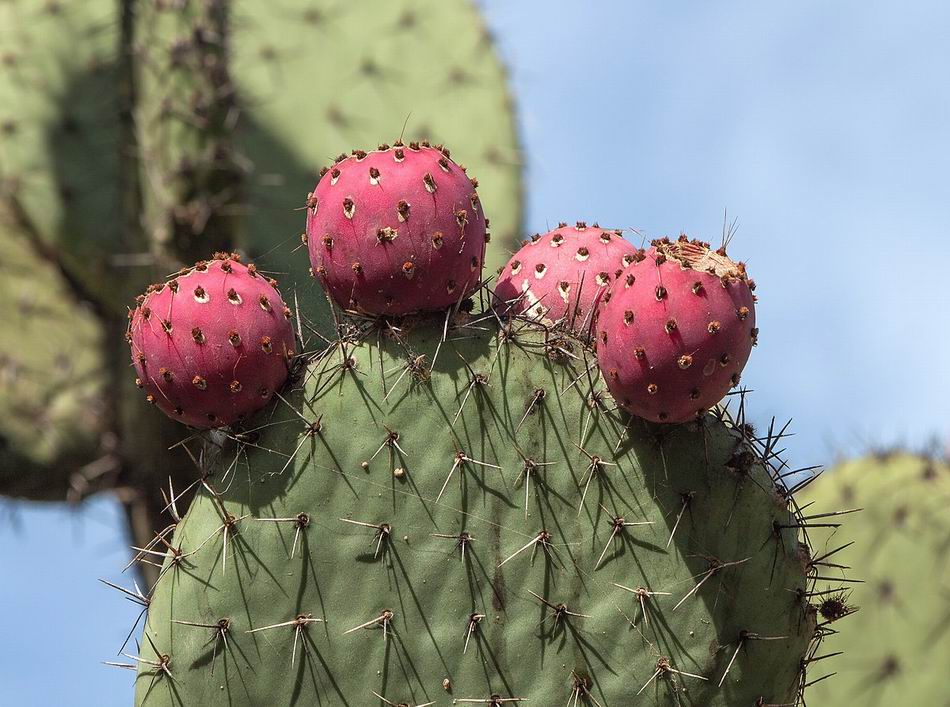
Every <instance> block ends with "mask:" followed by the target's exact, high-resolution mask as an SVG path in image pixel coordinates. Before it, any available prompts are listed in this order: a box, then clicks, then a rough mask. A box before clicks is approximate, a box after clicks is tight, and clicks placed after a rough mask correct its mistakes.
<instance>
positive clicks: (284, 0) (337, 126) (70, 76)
mask: <svg viewBox="0 0 950 707" xmlns="http://www.w3.org/2000/svg"><path fill="white" fill-rule="evenodd" d="M199 25H200V26H202V27H205V28H206V29H205V30H203V31H202V33H201V35H200V36H201V37H202V41H201V42H200V43H197V44H196V43H194V42H193V41H192V40H194V37H195V33H194V30H195V28H196V27H197V26H199ZM365 32H372V33H374V34H373V36H375V39H374V41H372V42H367V41H363V37H365V36H369V35H365V34H364V33H365ZM218 33H220V35H219V34H218ZM189 42H191V43H190V44H189ZM173 47H174V49H173ZM209 62H217V63H216V64H212V63H209ZM222 62H223V63H222ZM172 64H174V65H175V66H174V68H173V69H172V68H171V65H172ZM231 84H233V86H231ZM231 88H233V95H234V96H235V99H234V109H233V110H229V111H228V112H227V113H226V114H225V113H223V112H221V111H220V110H219V109H220V108H222V107H223V106H225V105H226V104H227V102H226V101H224V100H222V99H223V98H225V97H227V96H230V95H232V92H231ZM212 98H214V99H215V100H211V99H212ZM209 106H210V107H209ZM407 118H408V121H407ZM404 123H405V124H406V128H405V137H406V139H407V140H408V139H416V138H419V137H431V138H433V139H436V140H439V141H442V142H450V143H452V142H454V143H457V148H456V150H455V152H456V155H457V157H458V159H460V160H462V161H464V162H466V164H467V166H468V167H469V168H470V170H471V172H472V173H473V174H476V175H479V176H480V177H481V178H482V180H483V186H482V187H481V188H480V194H481V195H482V200H483V202H484V203H485V204H487V205H488V208H490V209H491V215H492V226H493V232H494V235H495V237H494V240H493V241H492V245H491V248H492V249H494V250H493V255H492V259H493V262H494V263H496V264H500V263H501V262H503V261H504V260H506V259H507V257H508V256H507V249H508V248H509V247H513V244H514V242H515V236H516V234H517V233H518V231H519V229H520V219H521V187H520V172H521V168H520V154H519V147H518V144H517V138H516V134H515V126H514V116H513V109H512V104H511V100H510V97H509V94H508V92H507V88H506V86H505V75H504V70H503V68H502V66H501V64H500V62H499V60H498V57H497V55H496V54H495V52H494V49H493V47H492V44H491V42H490V38H489V37H488V33H487V31H486V30H485V27H484V25H483V23H482V21H481V19H480V18H479V16H478V13H477V12H476V10H475V8H474V6H473V5H472V4H471V3H469V2H467V1H465V0H455V1H454V2H452V1H449V0H439V2H425V3H415V2H398V1H388V2H387V1H384V0H365V1H362V2H359V3H347V2H336V1H334V2H323V1H321V2H316V1H312V2H311V1H301V0H293V1H291V0H276V1H275V2H268V3H260V2H257V1H256V0H181V1H179V0H139V1H138V2H132V0H120V2H118V3H116V2H114V0H83V2H63V1H62V0H2V1H0V210H2V216H0V221H3V222H4V224H6V219H5V216H6V215H8V214H12V215H15V216H16V219H15V221H13V222H11V226H10V228H7V227H6V225H4V226H2V227H0V243H2V244H3V247H4V250H5V252H7V251H12V250H13V249H17V250H18V252H20V251H23V252H24V257H27V256H30V257H31V258H32V260H31V263H33V264H32V265H30V268H31V271H33V270H36V271H39V270H40V269H42V270H43V272H44V273H45V274H44V275H43V277H44V278H45V279H44V282H46V283H48V284H47V285H44V290H45V291H48V292H61V293H64V295H65V296H66V297H67V298H71V299H72V300H73V303H74V304H76V305H77V307H72V308H70V307H68V306H67V304H66V303H64V305H63V310H64V311H72V312H73V313H74V315H75V312H76V309H77V308H78V305H79V304H80V303H84V309H83V313H82V314H80V315H75V316H69V317H66V316H60V315H57V317H56V319H55V326H56V328H57V340H59V339H60V338H61V339H62V340H63V341H72V342H75V341H98V342H103V343H102V344H101V345H99V346H93V347H90V348H88V349H86V350H84V351H83V353H82V355H81V359H82V360H81V361H76V362H75V368H76V369H77V370H79V369H81V370H82V371H88V380H90V381H92V380H95V381H98V383H97V385H98V388H96V389H97V390H101V391H103V392H104V396H103V397H100V398H99V400H98V402H97V403H96V404H95V405H92V406H90V404H89V400H88V391H87V389H86V388H85V387H83V386H79V385H76V386H70V387H67V388H65V389H64V388H63V387H62V385H61V384H60V381H59V379H58V377H57V376H55V375H54V376H48V377H46V378H36V379H34V380H33V382H32V383H31V388H30V392H29V394H30V396H31V399H32V400H33V401H34V402H32V403H31V404H30V408H31V410H30V411H29V414H30V415H31V416H32V418H33V419H35V420H39V421H49V424H50V425H58V424H59V421H60V420H64V419H65V418H66V417H72V416H73V415H74V412H73V411H80V410H81V411H82V421H81V422H80V421H78V420H74V423H75V424H73V425H72V426H67V425H65V423H64V424H63V426H62V427H57V428H56V431H49V432H46V433H44V434H43V435H32V434H30V435H24V434H23V431H22V430H21V429H20V428H19V425H20V424H21V421H22V419H23V418H22V416H20V417H19V419H18V418H17V417H16V416H15V415H13V416H11V415H8V414H5V415H3V416H2V418H0V419H2V422H0V439H6V440H8V441H10V444H9V445H8V447H7V448H6V451H4V452H2V453H0V466H2V471H0V493H3V494H6V495H16V496H25V497H29V498H36V499H47V500H55V499H63V498H65V497H66V492H67V490H69V489H70V488H71V483H72V481H71V480H73V479H78V480H79V481H81V482H82V483H81V486H82V487H83V489H84V490H83V492H82V493H81V494H80V497H81V496H82V494H84V493H86V492H88V491H90V490H92V489H95V488H99V487H100V486H98V485H97V484H98V483H100V482H102V483H103V485H105V486H106V487H109V486H110V485H112V486H115V485H121V486H123V487H124V488H125V489H126V490H127V491H130V492H131V493H125V494H124V497H126V498H138V499H152V501H150V502H149V503H150V504H151V506H152V508H151V510H152V511H154V510H155V507H158V508H160V507H161V506H163V505H164V504H163V503H162V502H161V497H160V495H159V492H158V488H159V486H166V485H167V478H157V476H156V475H155V474H154V473H153V470H154V467H155V464H154V460H156V459H160V460H161V463H160V464H159V466H160V467H162V468H163V469H165V470H173V471H176V470H177V471H176V473H173V475H174V476H176V477H178V478H181V477H182V475H184V474H186V473H187V474H190V466H191V462H190V461H189V460H188V459H187V457H186V455H184V454H182V453H181V450H180V448H176V450H177V451H168V447H170V446H172V445H173V444H174V443H175V442H177V441H179V440H180V439H181V438H182V437H183V436H184V435H183V434H182V430H181V429H180V428H179V427H178V426H176V425H174V424H170V423H166V422H165V421H164V420H160V419H158V418H157V416H143V415H142V414H141V401H140V392H139V391H138V390H136V389H135V387H134V386H133V385H131V381H130V380H129V376H128V370H127V364H128V361H127V360H126V352H125V351H124V348H125V347H124V346H123V345H122V343H121V336H122V332H123V331H124V329H125V315H126V312H125V308H124V305H125V303H127V302H130V301H131V299H132V297H134V295H135V294H137V293H138V292H141V291H142V290H143V289H144V288H145V286H146V285H147V284H148V283H149V282H152V281H156V280H158V279H160V278H162V277H163V276H164V275H165V274H166V273H168V272H171V271H173V270H174V269H176V268H177V267H178V265H179V264H181V263H187V264H190V263H191V262H194V260H195V259H196V257H197V256H198V255H200V256H201V257H207V256H208V255H209V254H210V253H211V252H212V251H213V250H215V249H230V248H237V249H239V250H241V251H243V252H244V253H245V254H246V255H247V256H249V257H250V259H253V260H255V261H256V262H257V263H258V264H259V265H260V266H261V267H262V268H264V269H265V270H267V271H268V272H270V273H273V274H275V275H276V276H277V277H278V278H279V279H280V280H281V284H282V285H283V286H284V287H293V288H295V289H298V290H300V291H301V293H304V292H308V291H310V290H311V288H314V287H315V284H314V283H313V282H312V281H311V280H310V278H309V274H308V272H307V266H306V258H299V257H294V256H293V255H291V250H292V248H289V247H286V246H287V244H288V243H294V242H295V241H296V240H297V239H299V237H300V233H301V231H302V230H303V218H302V216H301V212H300V211H298V210H296V209H297V208H298V207H300V206H302V204H303V202H304V199H305V195H306V192H307V191H308V190H309V189H311V188H312V187H313V184H314V183H315V182H316V178H317V173H318V170H319V167H320V166H322V165H323V164H325V163H326V162H327V161H328V160H329V159H330V158H332V157H333V155H335V154H337V153H339V152H341V151H342V150H344V149H349V148H350V147H356V146H361V145H368V144H372V145H375V144H376V143H377V142H378V140H379V139H380V136H386V137H389V138H390V139H392V138H394V137H396V136H397V135H398V134H399V132H400V131H401V130H402V129H403V125H404ZM186 158H187V160H186ZM183 166H184V167H187V169H181V168H182V167H183ZM14 239H18V242H17V243H13V240H14ZM25 245H28V246H30V248H31V249H32V251H33V252H32V255H31V254H30V253H29V252H28V251H25V250H24V247H25ZM297 255H299V254H297ZM18 288H19V289H18ZM21 294H22V288H21V287H20V285H19V284H16V283H14V282H11V281H10V280H9V279H4V278H0V299H2V300H4V301H5V302H13V301H18V299H19V298H20V297H21ZM302 299H303V300H305V301H308V302H310V303H311V305H310V306H309V307H307V306H305V307H304V310H305V311H304V313H305V315H306V316H307V318H308V319H309V320H310V321H311V322H313V323H314V325H315V326H320V325H326V324H328V322H327V316H328V311H329V310H328V309H327V307H326V306H325V305H324V304H322V297H303V298H302ZM87 310H88V311H92V312H93V313H94V314H95V316H89V315H87V314H86V313H85V312H86V311H87ZM31 316H32V317H33V318H34V320H37V323H39V322H38V319H37V318H38V317H39V316H40V315H39V314H37V313H36V312H34V313H33V314H32V315H31ZM43 331H44V328H43V327H41V326H34V327H29V328H26V329H21V330H20V333H19V339H18V345H17V347H16V350H14V351H6V350H4V353H5V354H6V357H5V358H4V366H5V368H6V369H8V370H23V369H27V368H30V365H31V364H30V361H28V360H27V356H28V353H27V352H34V351H41V350H43V347H44V346H46V344H45V340H44V338H43V335H42V333H41V332H43ZM73 351H74V352H75V348H73ZM34 360H35V361H37V362H39V361H41V360H44V359H42V358H35V359H34ZM93 387H95V386H93ZM18 390H25V389H24V388H20V389H18ZM18 395H19V393H18V392H17V391H16V390H12V389H8V388H7V387H6V386H4V387H3V388H2V389H0V399H2V402H0V410H4V411H6V410H10V411H15V410H21V409H23V404H24V399H23V398H21V397H18ZM35 401H49V402H48V403H44V404H42V405H40V404H38V403H36V402H35ZM63 411H67V412H65V413H64V412H63ZM152 417H154V419H151V418H152ZM106 467H107V468H108V473H107V474H101V473H100V472H101V471H102V470H103V469H104V468H106ZM27 473H29V475H30V478H29V479H26V478H23V477H24V475H25V474H27ZM90 473H95V474H96V476H95V478H89V474H90ZM77 474H78V476H77ZM162 476H163V477H164V476H165V475H164V474H163V475H162ZM176 485H177V484H176ZM183 504H184V500H183ZM152 516H153V517H152V518H151V519H149V518H147V517H146V518H140V519H139V520H138V521H135V520H134V521H133V524H135V525H138V526H139V527H140V528H141V529H143V531H144V532H146V536H145V537H146V538H147V537H149V535H148V534H147V533H148V532H150V530H151V527H152V526H153V525H154V513H152ZM140 539H141V537H140Z"/></svg>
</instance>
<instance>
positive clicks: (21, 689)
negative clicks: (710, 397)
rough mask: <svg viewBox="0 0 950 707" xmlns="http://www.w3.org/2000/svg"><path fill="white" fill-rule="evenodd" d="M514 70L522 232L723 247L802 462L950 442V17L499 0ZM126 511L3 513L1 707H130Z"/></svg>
mask: <svg viewBox="0 0 950 707" xmlns="http://www.w3.org/2000/svg"><path fill="white" fill-rule="evenodd" d="M481 5H482V6H483V8H484V9H485V12H486V15H487V18H488V22H489V24H490V26H491V27H492V28H493V30H494V31H495V33H496V36H497V40H498V43H499V47H500V51H501V53H502V55H503V57H504V59H505V61H506V63H507V64H508V66H509V67H510V70H511V82H512V88H513V92H514V95H515V97H516V99H517V104H518V110H519V120H520V124H521V129H522V140H523V144H524V148H525V158H526V165H525V167H526V177H525V180H526V193H527V198H528V202H527V226H528V229H529V232H534V231H541V230H545V229H546V228H547V227H548V226H550V225H554V224H556V223H557V222H558V221H561V220H565V221H574V220H587V221H591V222H592V221H598V222H599V223H600V224H601V225H604V226H610V227H624V228H637V229H640V230H641V231H642V232H643V233H644V234H645V235H646V236H647V237H648V238H653V237H658V236H661V235H671V236H675V235H677V234H678V233H679V232H680V231H685V232H686V233H688V234H689V235H690V236H695V237H700V238H703V239H706V240H712V241H718V239H719V238H720V237H721V232H722V222H723V212H724V210H725V209H728V214H729V219H730V220H732V219H733V218H737V219H738V225H739V229H738V233H737V235H736V237H735V238H734V240H733V241H732V247H731V249H730V252H731V254H733V255H734V256H735V257H739V258H742V259H744V260H746V261H747V262H748V264H749V269H750V271H751V273H752V275H753V276H754V278H755V279H756V281H757V283H758V285H759V287H758V290H757V294H758V295H759V297H760V302H759V306H758V308H757V310H756V315H757V318H758V322H759V327H760V329H761V336H760V344H759V346H758V348H757V349H755V350H754V351H753V356H752V359H751V361H750V363H749V365H748V367H747V368H746V372H745V374H744V376H743V380H744V381H745V382H746V383H747V384H748V385H749V387H751V388H753V389H754V390H755V393H754V394H753V395H752V397H751V400H750V404H751V416H752V419H753V420H755V421H758V422H759V423H760V426H761V425H767V423H768V420H769V419H770V418H771V416H773V415H774V416H776V417H777V418H779V419H780V421H785V420H787V419H788V418H793V419H794V422H793V429H794V431H795V432H796V433H797V436H796V437H794V438H792V439H790V440H788V448H789V455H790V457H791V459H790V462H791V463H792V464H794V465H796V466H806V465H810V464H817V463H822V462H830V461H833V460H834V459H835V458H836V457H837V456H839V455H842V454H853V453H857V452H861V451H865V450H867V449H869V448H871V447H876V446H882V445H887V444H892V443H907V444H911V445H914V446H920V445H923V444H925V443H927V442H928V440H932V439H939V440H941V444H943V443H945V442H946V440H948V439H950V405H948V403H947V401H948V400H950V372H948V368H950V353H948V351H950V325H948V324H947V319H948V315H947V310H948V309H950V296H948V294H947V293H948V289H950V286H948V283H947V282H946V281H945V280H944V279H943V277H944V275H943V273H944V272H945V269H946V268H945V266H944V265H943V263H942V257H944V255H943V254H944V252H945V251H942V250H941V248H942V247H945V246H941V243H944V242H946V239H947V237H948V235H950V194H948V185H947V184H948V179H947V165H948V164H950V87H948V82H947V75H948V69H950V42H948V34H950V5H948V4H947V3H942V2H916V3H903V2H901V3H898V2H870V3H869V2H866V1H864V2H853V1H839V2H835V3H828V2H826V1H820V2H819V1H812V0H798V1H797V2H795V3H790V2H789V3H762V2H718V3H698V2H697V3H682V2H650V3H647V2H633V1H630V0H614V1H611V2H608V1H605V0H600V1H599V2H596V3H592V2H579V1H574V2H565V1H561V2H557V1H555V0H522V1H519V2H515V1H514V0H485V1H484V2H482V3H481ZM120 520H121V519H120V514H119V511H118V509H117V508H116V507H115V506H114V505H113V504H112V503H110V502H109V501H108V500H97V501H94V502H92V503H89V504H87V505H85V506H84V507H82V508H80V509H78V510H63V509H62V508H57V507H41V506H28V505H15V506H14V505H11V504H5V505H0V557H2V558H3V563H2V565H0V567H2V569H0V637H2V639H3V640H2V641H0V703H2V704H10V705H18V706H20V705H22V706H28V705H29V706H32V705H41V706H44V707H45V706H47V705H77V706H79V705H96V706H97V707H109V706H111V705H129V704H131V678H132V677H133V676H132V674H131V673H127V672H125V671H120V670H115V669H111V668H106V667H104V666H102V665H101V664H100V662H99V661H101V660H109V659H111V658H112V657H113V656H114V654H115V651H116V649H117V648H118V646H119V645H120V644H121V642H122V640H123V639H124V638H125V634H126V632H127V631H128V629H129V627H130V626H131V623H132V621H133V620H134V618H135V616H136V615H137V613H138V612H137V611H136V610H135V607H134V606H133V605H132V604H130V603H128V602H124V601H123V600H122V599H121V598H120V597H119V596H118V595H117V594H116V593H114V592H113V591H112V590H108V589H107V588H105V587H103V586H102V585H101V584H99V583H98V582H97V581H96V578H97V577H102V578H106V579H109V580H112V581H122V579H121V578H120V577H119V573H118V570H119V569H120V568H121V567H122V565H124V563H125V557H126V551H125V548H124V544H123V530H122V523H121V522H120Z"/></svg>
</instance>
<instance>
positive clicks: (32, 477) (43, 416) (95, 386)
mask: <svg viewBox="0 0 950 707" xmlns="http://www.w3.org/2000/svg"><path fill="white" fill-rule="evenodd" d="M6 216H7V214H5V213H4V212H3V210H2V209H0V243H3V247H4V255H3V260H2V262H0V321H2V322H3V326H4V329H5V334H4V335H3V336H2V337H0V389H2V390H3V395H0V418H2V419H3V420H4V424H3V428H2V431H0V488H2V489H3V490H4V493H6V494H7V495H9V496H13V497H17V498H29V499H42V500H46V499H55V500H61V499H63V498H66V497H67V496H70V495H71V496H72V497H73V498H75V497H77V494H78V496H80V497H81V496H82V495H84V493H85V490H86V489H85V488H84V483H85V482H86V481H88V482H90V483H92V484H93V485H95V482H96V479H95V478H93V477H95V476H96V475H95V474H90V475H88V476H87V477H86V478H85V480H83V479H79V478H76V479H72V478H70V477H71V474H70V473H69V472H71V471H77V470H79V469H80V468H82V467H83V466H85V465H87V464H89V463H91V462H93V461H94V460H95V459H96V455H97V453H98V451H97V445H96V443H95V440H98V438H99V435H100V434H101V433H102V426H103V417H104V414H105V410H104V406H103V399H102V391H103V387H104V383H105V381H104V378H103V374H102V370H101V361H100V358H99V348H98V347H99V341H98V336H99V327H98V323H97V322H96V319H95V316H94V314H93V313H92V312H91V311H90V310H89V309H88V308H85V307H83V306H82V304H80V303H76V302H75V301H73V300H72V299H71V297H70V295H69V291H68V288H67V287H66V286H65V284H64V282H63V277H62V275H61V273H60V272H59V271H58V270H57V269H56V268H55V267H53V266H52V265H51V264H50V263H49V262H47V261H46V260H44V259H43V258H42V257H41V256H40V255H38V254H37V252H36V251H35V250H34V249H33V247H31V245H30V241H29V237H28V236H27V235H24V234H21V233H19V231H18V230H17V229H16V228H15V226H14V225H13V224H12V223H10V222H9V220H8V219H7V218H5V217H6ZM47 467H50V468H61V469H63V470H64V473H62V474H57V475H50V474H46V473H44V472H45V469H46V468H47ZM109 470H110V468H109V467H108V466H106V467H102V465H100V469H99V471H109ZM90 471H91V469H90ZM70 492H72V494H70Z"/></svg>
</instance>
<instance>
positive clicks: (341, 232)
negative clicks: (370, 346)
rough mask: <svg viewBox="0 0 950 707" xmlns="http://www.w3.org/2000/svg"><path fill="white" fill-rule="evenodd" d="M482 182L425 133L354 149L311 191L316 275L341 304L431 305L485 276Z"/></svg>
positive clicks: (371, 309)
mask: <svg viewBox="0 0 950 707" xmlns="http://www.w3.org/2000/svg"><path fill="white" fill-rule="evenodd" d="M475 185H476V181H475V180H473V179H470V178H469V177H468V176H467V175H466V174H465V169H464V168H463V167H461V166H459V165H457V164H456V163H455V162H453V161H452V160H451V158H450V156H449V151H448V150H447V149H445V148H444V147H442V146H436V147H432V146H430V145H429V143H427V142H423V143H421V144H420V143H415V142H412V143H409V144H408V145H404V144H403V143H402V142H397V143H396V144H395V145H394V146H392V147H390V146H389V145H380V146H379V149H377V150H374V151H372V152H364V151H362V150H354V151H353V154H352V155H351V156H350V157H342V158H340V159H338V160H337V161H336V162H335V163H334V165H333V166H332V167H330V168H328V169H325V170H323V173H322V175H321V177H320V181H319V183H318V184H317V186H316V188H315V189H314V191H313V192H311V193H310V194H308V196H307V242H308V247H309V249H310V262H311V264H312V266H313V272H314V275H315V276H316V277H317V278H318V279H319V280H320V283H321V284H322V285H323V287H324V289H326V291H327V293H328V294H329V295H330V296H331V297H332V298H333V299H334V300H335V301H336V302H337V304H339V305H340V306H341V307H343V308H345V309H353V310H358V311H361V312H365V313H369V314H396V315H400V314H409V313H412V312H420V311H434V310H438V309H443V308H445V307H447V306H449V305H452V304H455V303H457V302H459V301H460V300H462V299H464V298H465V297H467V296H468V295H469V294H471V293H472V291H473V290H474V289H475V287H476V286H477V285H478V282H479V280H480V278H481V269H482V264H483V262H484V258H485V244H486V242H487V235H486V234H487V231H486V227H487V220H486V219H485V215H484V213H483V212H482V205H481V202H480V201H479V198H478V193H477V192H476V190H475Z"/></svg>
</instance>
